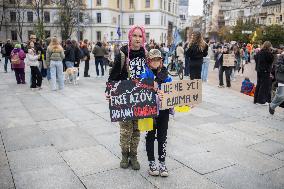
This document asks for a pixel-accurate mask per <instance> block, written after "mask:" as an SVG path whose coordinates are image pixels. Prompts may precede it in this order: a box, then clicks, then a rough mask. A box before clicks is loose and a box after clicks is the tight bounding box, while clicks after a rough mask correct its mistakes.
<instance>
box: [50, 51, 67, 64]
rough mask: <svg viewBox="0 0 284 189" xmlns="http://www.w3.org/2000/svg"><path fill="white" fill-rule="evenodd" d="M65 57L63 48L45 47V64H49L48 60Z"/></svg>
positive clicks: (60, 59)
mask: <svg viewBox="0 0 284 189" xmlns="http://www.w3.org/2000/svg"><path fill="white" fill-rule="evenodd" d="M64 58H65V55H64V50H63V49H51V48H47V51H46V65H47V66H49V65H50V61H51V60H53V61H62V60H63V59H64Z"/></svg>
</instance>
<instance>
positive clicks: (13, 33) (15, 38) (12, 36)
mask: <svg viewBox="0 0 284 189" xmlns="http://www.w3.org/2000/svg"><path fill="white" fill-rule="evenodd" d="M11 39H12V40H13V41H17V40H18V36H17V31H11Z"/></svg>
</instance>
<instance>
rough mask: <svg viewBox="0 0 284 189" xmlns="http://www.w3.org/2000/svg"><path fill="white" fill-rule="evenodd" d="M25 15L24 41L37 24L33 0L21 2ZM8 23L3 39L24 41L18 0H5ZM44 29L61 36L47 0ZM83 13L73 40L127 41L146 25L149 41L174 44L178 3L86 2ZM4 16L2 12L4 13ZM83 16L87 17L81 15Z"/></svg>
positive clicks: (168, 0) (142, 0)
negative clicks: (133, 30) (130, 31)
mask: <svg viewBox="0 0 284 189" xmlns="http://www.w3.org/2000/svg"><path fill="white" fill-rule="evenodd" d="M21 1H23V3H22V4H21V5H20V9H21V11H22V12H21V15H23V27H22V28H23V29H22V30H23V31H22V41H27V40H28V36H29V35H30V34H31V33H34V28H35V23H36V21H37V16H36V12H35V11H34V10H33V9H32V8H31V7H30V6H29V3H31V2H30V1H34V0H21ZM2 2H3V3H2V4H0V10H3V11H1V12H3V14H4V21H3V24H2V27H1V29H2V30H1V31H0V32H1V33H0V40H2V41H5V40H6V39H12V40H14V41H21V40H20V38H21V37H20V36H19V32H18V29H17V23H18V22H17V21H18V20H17V19H18V18H19V15H18V13H17V11H16V10H15V6H16V5H15V0H2ZM44 2H46V4H45V5H44V30H45V33H46V36H58V37H61V31H60V26H59V24H58V19H60V18H59V15H58V11H59V9H58V7H56V6H55V5H54V4H52V3H50V2H51V1H48V0H45V1H44ZM83 4H84V5H85V7H84V9H83V10H80V9H79V8H78V10H76V11H78V17H80V18H78V19H79V20H80V21H79V22H78V23H77V25H76V27H75V29H74V32H73V34H72V37H71V38H73V39H77V38H79V39H89V40H90V41H97V40H100V41H102V40H105V41H111V40H118V39H119V40H127V33H128V29H129V28H130V27H131V26H132V25H143V26H145V29H146V37H147V40H149V39H154V40H155V41H157V42H165V43H170V42H171V41H172V40H173V39H172V33H173V30H174V27H177V19H178V0H85V2H83ZM0 14H1V13H0ZM79 15H83V16H79Z"/></svg>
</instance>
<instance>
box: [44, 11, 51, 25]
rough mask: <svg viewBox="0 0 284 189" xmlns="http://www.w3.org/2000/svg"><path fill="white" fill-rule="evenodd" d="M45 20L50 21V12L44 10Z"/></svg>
mask: <svg viewBox="0 0 284 189" xmlns="http://www.w3.org/2000/svg"><path fill="white" fill-rule="evenodd" d="M44 22H47V23H49V22H50V12H44Z"/></svg>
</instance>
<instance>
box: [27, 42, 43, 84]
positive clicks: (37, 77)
mask: <svg viewBox="0 0 284 189" xmlns="http://www.w3.org/2000/svg"><path fill="white" fill-rule="evenodd" d="M33 46H34V44H33V42H32V41H31V42H30V44H29V47H30V48H29V49H28V54H27V55H26V64H27V66H30V69H31V80H32V83H31V86H30V87H31V89H35V88H38V89H41V83H42V75H41V72H40V70H39V61H38V59H39V58H38V56H40V55H38V54H36V51H35V49H34V48H32V47H33Z"/></svg>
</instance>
